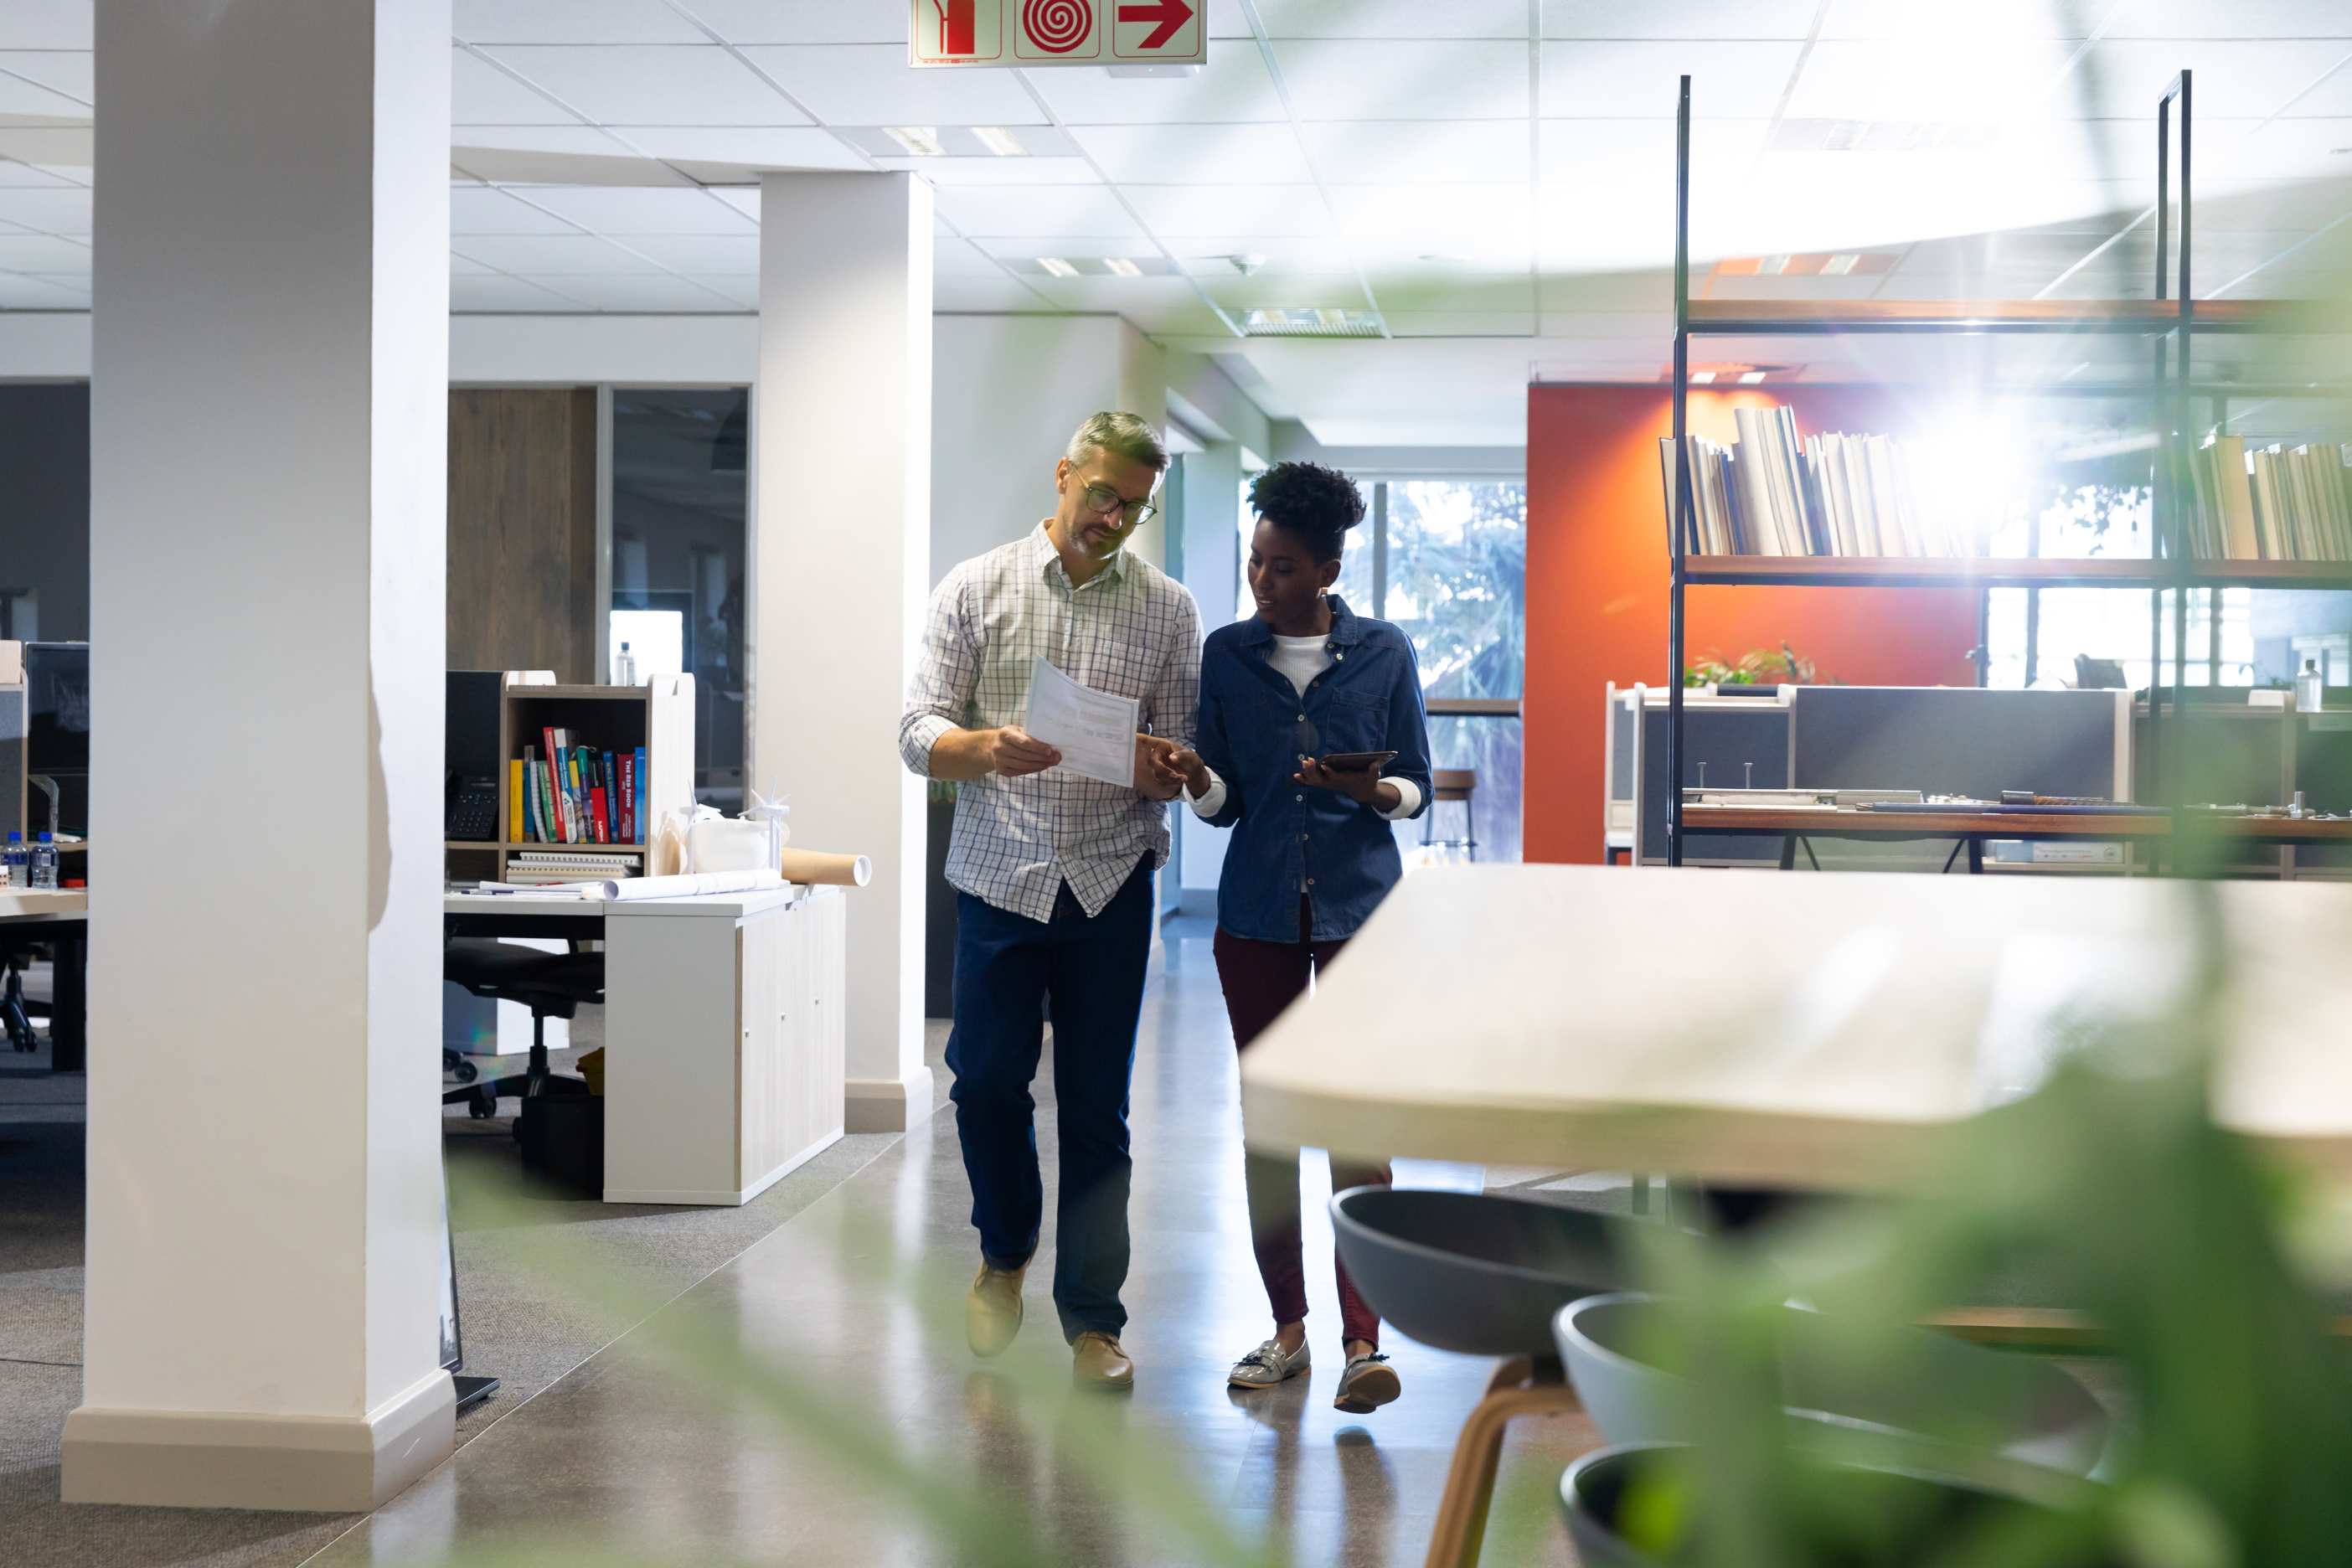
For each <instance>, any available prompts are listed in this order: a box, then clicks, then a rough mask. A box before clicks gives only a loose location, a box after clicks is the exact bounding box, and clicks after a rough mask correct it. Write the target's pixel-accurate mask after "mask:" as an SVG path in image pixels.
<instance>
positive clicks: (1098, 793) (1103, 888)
mask: <svg viewBox="0 0 2352 1568" xmlns="http://www.w3.org/2000/svg"><path fill="white" fill-rule="evenodd" d="M1041 656H1042V657H1043V658H1045V662H1047V663H1048V664H1051V665H1052V666H1054V668H1056V669H1059V670H1060V671H1061V672H1062V673H1063V674H1065V675H1066V676H1068V677H1070V678H1071V679H1073V680H1077V681H1082V682H1084V683H1085V684H1086V685H1087V686H1091V687H1093V688H1094V689H1096V690H1097V691H1108V692H1110V693H1112V694H1113V695H1116V696H1119V697H1132V698H1134V699H1136V700H1137V703H1138V706H1139V715H1138V717H1139V721H1140V722H1142V723H1144V724H1146V725H1149V726H1150V729H1151V732H1152V733H1153V734H1156V735H1164V736H1167V737H1168V738H1170V739H1171V740H1174V741H1177V742H1181V743H1182V744H1185V745H1190V744H1191V743H1192V726H1193V722H1194V719H1195V710H1196V709H1197V708H1198V706H1199V700H1200V691H1201V611H1200V607H1199V606H1198V605H1194V604H1193V603H1192V595H1190V594H1188V593H1186V592H1185V591H1184V589H1183V587H1182V585H1181V584H1178V583H1176V582H1175V581H1174V580H1172V579H1171V578H1170V577H1169V576H1168V575H1167V574H1165V573H1163V572H1161V571H1160V569H1159V568H1158V567H1156V566H1154V565H1152V564H1151V563H1150V562H1148V561H1144V560H1141V559H1139V557H1137V556H1136V555H1135V554H1134V553H1133V552H1131V551H1128V550H1121V551H1120V552H1118V554H1117V555H1115V556H1113V557H1111V559H1110V562H1109V563H1108V564H1107V565H1106V566H1104V568H1103V569H1102V570H1101V571H1100V572H1098V573H1097V574H1095V575H1094V576H1093V577H1091V578H1088V579H1087V581H1086V582H1085V583H1083V584H1079V585H1078V586H1076V587H1075V588H1074V587H1072V586H1071V585H1070V577H1069V574H1068V573H1067V572H1066V571H1064V570H1063V568H1062V558H1061V556H1060V555H1059V554H1058V553H1056V552H1055V549H1054V544H1053V541H1052V540H1051V539H1049V538H1048V537H1047V536H1046V533H1045V525H1044V524H1042V523H1041V524H1039V525H1038V526H1037V527H1036V528H1034V529H1032V530H1031V531H1029V532H1028V533H1027V534H1026V535H1024V537H1022V538H1020V539H1017V540H1015V541H1014V542H1012V543H1010V544H1007V545H1003V546H1002V547H1000V548H998V549H995V550H992V551H990V552H988V553H987V554H985V555H982V556H979V557H977V558H976V559H973V560H971V561H967V562H964V563H962V564H961V565H960V566H958V567H956V568H955V570H953V571H952V572H950V573H949V574H947V577H946V579H945V580H944V581H942V582H941V583H940V585H939V588H938V589H937V591H935V592H934V593H933V594H932V595H931V604H930V610H929V616H927V617H926V620H925V624H924V627H923V647H922V654H921V658H920V660H919V663H918V665H917V667H916V670H915V678H914V680H913V682H912V683H911V684H910V685H909V687H908V691H907V709H906V712H905V714H904V715H903V716H902V717H901V718H900V719H899V721H898V752H899V755H900V756H901V757H902V758H903V759H904V760H905V762H906V764H907V766H908V769H909V770H910V771H912V772H914V773H919V774H922V775H924V776H926V777H928V776H929V773H930V759H931V748H932V747H933V746H934V745H936V744H937V743H938V742H939V739H940V736H942V735H944V734H946V733H948V732H949V731H951V730H956V729H974V730H979V729H993V728H995V727H997V726H998V725H1002V724H1018V723H1020V722H1021V721H1022V717H1023V715H1024V713H1025V712H1026V711H1027V710H1028V705H1029V663H1030V660H1031V659H1032V658H1038V657H1041ZM1146 854H1149V855H1150V856H1151V858H1152V864H1153V865H1154V866H1155V867H1156V866H1164V865H1166V864H1167V863H1168V806H1167V803H1165V802H1163V801H1157V800H1153V799H1150V797H1149V796H1147V795H1143V794H1141V793H1140V792H1139V791H1137V790H1135V789H1133V788H1131V787H1129V786H1128V785H1124V784H1104V783H1102V782H1100V781H1099V780H1096V779H1089V778H1081V777H1079V776H1078V775H1077V774H1076V773H1067V772H1065V771H1064V770H1062V769H1060V768H1048V769H1046V770H1045V772H1044V773H1030V774H1027V775H1025V776H1024V777H1021V778H1010V779H1009V778H1005V777H1003V776H1002V775H1000V774H997V773H988V774H985V775H983V776H982V777H980V778H977V779H971V780H968V781H966V782H965V783H964V784H962V785H961V786H960V789H959V793H958V797H957V802H956V816H955V835H954V837H953V838H951V839H950V842H949V847H948V880H949V881H950V883H952V884H954V885H955V886H956V887H958V888H960V889H962V890H963V891H965V892H967V893H970V894H971V895H972V896H973V897H974V898H977V899H984V900H987V901H988V902H989V903H991V904H993V905H994V906H996V907H997V908H998V909H1001V910H1010V911H1012V912H1013V913H1014V914H1019V915H1026V916H1027V917H1029V918H1030V919H1031V920H1034V921H1045V920H1050V919H1051V918H1052V917H1053V913H1054V900H1055V896H1056V895H1057V894H1058V893H1059V892H1060V891H1061V888H1062V885H1063V883H1064V882H1067V883H1068V884H1069V888H1070V892H1071V895H1072V896H1073V897H1075V898H1076V900H1078V904H1079V907H1080V908H1082V909H1083V910H1086V912H1087V916H1088V917H1089V918H1091V917H1093V916H1095V915H1097V914H1100V913H1101V912H1102V910H1103V907H1104V906H1105V905H1106V904H1108V903H1109V902H1110V900H1111V898H1112V896H1113V895H1114V894H1116V893H1117V892H1118V889H1119V888H1120V887H1121V886H1122V885H1123V884H1124V883H1125V882H1126V881H1127V879H1128V878H1129V877H1130V876H1132V875H1133V874H1134V872H1135V867H1136V862H1137V861H1138V860H1139V859H1141V858H1143V856H1144V855H1146Z"/></svg>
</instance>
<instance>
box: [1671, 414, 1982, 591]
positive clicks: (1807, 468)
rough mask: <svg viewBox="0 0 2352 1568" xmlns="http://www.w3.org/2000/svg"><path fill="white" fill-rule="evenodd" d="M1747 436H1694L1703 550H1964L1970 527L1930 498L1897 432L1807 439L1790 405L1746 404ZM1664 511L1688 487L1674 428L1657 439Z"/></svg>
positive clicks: (1693, 544)
mask: <svg viewBox="0 0 2352 1568" xmlns="http://www.w3.org/2000/svg"><path fill="white" fill-rule="evenodd" d="M1732 417H1733V419H1734V420H1735V421H1736V423H1737V424H1738V430H1739V439H1738V440H1737V441H1735V442H1733V443H1732V444H1731V445H1730V446H1728V447H1724V446H1718V445H1717V444H1716V443H1715V442H1713V441H1710V440H1708V439H1706V437H1703V436H1694V437H1690V455H1691V472H1692V489H1691V503H1692V504H1691V511H1692V521H1693V523H1694V525H1695V527H1696V538H1695V539H1692V540H1691V541H1689V547H1690V548H1691V549H1693V550H1695V551H1696V552H1698V553H1699V554H1702V555H1868V556H1889V555H1891V556H1956V555H1967V554H1970V553H1973V552H1971V551H1970V550H1969V548H1968V541H1967V539H1966V537H1965V534H1964V533H1963V531H1961V530H1960V529H1959V528H1958V527H1957V526H1955V525H1954V524H1953V523H1952V521H1950V520H1948V519H1946V518H1944V517H1942V516H1940V515H1938V514H1937V512H1936V511H1934V510H1930V509H1927V508H1924V507H1922V506H1921V505H1920V504H1919V502H1918V492H1917V489H1916V487H1915V485H1914V484H1913V482H1912V476H1911V463H1910V460H1909V458H1907V457H1906V454H1905V452H1904V449H1903V444H1902V443H1901V442H1899V441H1897V440H1895V438H1894V437H1891V436H1844V435H1833V434H1832V435H1819V436H1808V437H1803V438H1802V439H1800V438H1799V437H1798V435H1797V421H1796V416H1795V415H1793V414H1792V413H1791V412H1790V410H1789V409H1788V408H1787V407H1785V406H1782V407H1777V408H1739V409H1735V410H1733V413H1732ZM1658 460H1659V463H1660V465H1661V468H1662V472H1663V476H1664V482H1665V496H1666V515H1667V517H1668V518H1669V519H1670V520H1671V519H1673V518H1674V517H1675V515H1676V509H1675V497H1676V494H1677V492H1678V490H1679V489H1680V477H1679V475H1678V474H1677V473H1676V471H1675V470H1676V468H1677V465H1676V463H1675V444H1674V440H1673V438H1672V437H1661V438H1660V440H1659V442H1658Z"/></svg>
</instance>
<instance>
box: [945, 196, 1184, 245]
mask: <svg viewBox="0 0 2352 1568" xmlns="http://www.w3.org/2000/svg"><path fill="white" fill-rule="evenodd" d="M939 203H940V212H942V213H944V214H946V215H947V216H949V217H950V218H951V219H953V220H954V223H955V226H957V227H958V228H960V229H961V230H963V231H964V233H966V234H968V235H1025V234H1043V235H1082V234H1083V235H1115V236H1132V237H1135V238H1138V239H1140V238H1141V237H1142V231H1141V230H1140V229H1138V228H1137V227H1136V226H1135V223H1134V220H1133V219H1131V218H1129V216H1127V210H1126V209H1125V208H1124V207H1122V206H1120V205H1118V198H1116V197H1114V196H1113V195H1111V194H1110V192H1109V191H1108V190H1106V189H1104V188H1103V187H1102V186H1100V185H999V186H996V187H994V188H992V189H982V188H980V187H976V186H969V185H967V186H965V187H964V188H962V189H961V190H951V191H941V192H940V194H939Z"/></svg>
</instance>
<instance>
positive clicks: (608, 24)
mask: <svg viewBox="0 0 2352 1568" xmlns="http://www.w3.org/2000/svg"><path fill="white" fill-rule="evenodd" d="M451 24H452V30H453V31H454V32H456V34H457V37H461V38H464V39H466V40H467V42H469V43H478V44H707V43H709V41H710V40H709V38H707V37H703V35H702V33H701V31H700V30H699V29H698V28H697V27H696V26H694V25H693V24H692V23H690V22H688V21H687V20H686V18H684V17H683V16H679V15H678V14H677V12H675V11H673V10H671V9H670V8H669V7H668V6H667V5H663V4H662V3H661V0H562V4H561V5H549V4H548V3H547V0H457V3H456V6H455V14H454V15H453V16H452V17H451Z"/></svg>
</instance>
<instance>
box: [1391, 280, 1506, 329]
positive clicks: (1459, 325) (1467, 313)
mask: <svg viewBox="0 0 2352 1568" xmlns="http://www.w3.org/2000/svg"><path fill="white" fill-rule="evenodd" d="M1522 292H1524V290H1522ZM1381 318H1382V319H1383V320H1385V321H1387V322H1388V324H1389V331H1391V332H1394V333H1395V334H1396V335H1397V336H1398V337H1400V338H1525V337H1531V336H1533V335H1534V333H1535V330H1536V318H1535V311H1534V310H1533V308H1532V307H1531V306H1529V305H1528V304H1526V303H1524V302H1523V303H1521V304H1520V306H1519V307H1518V308H1517V310H1507V309H1497V310H1386V309H1383V310H1381Z"/></svg>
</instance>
